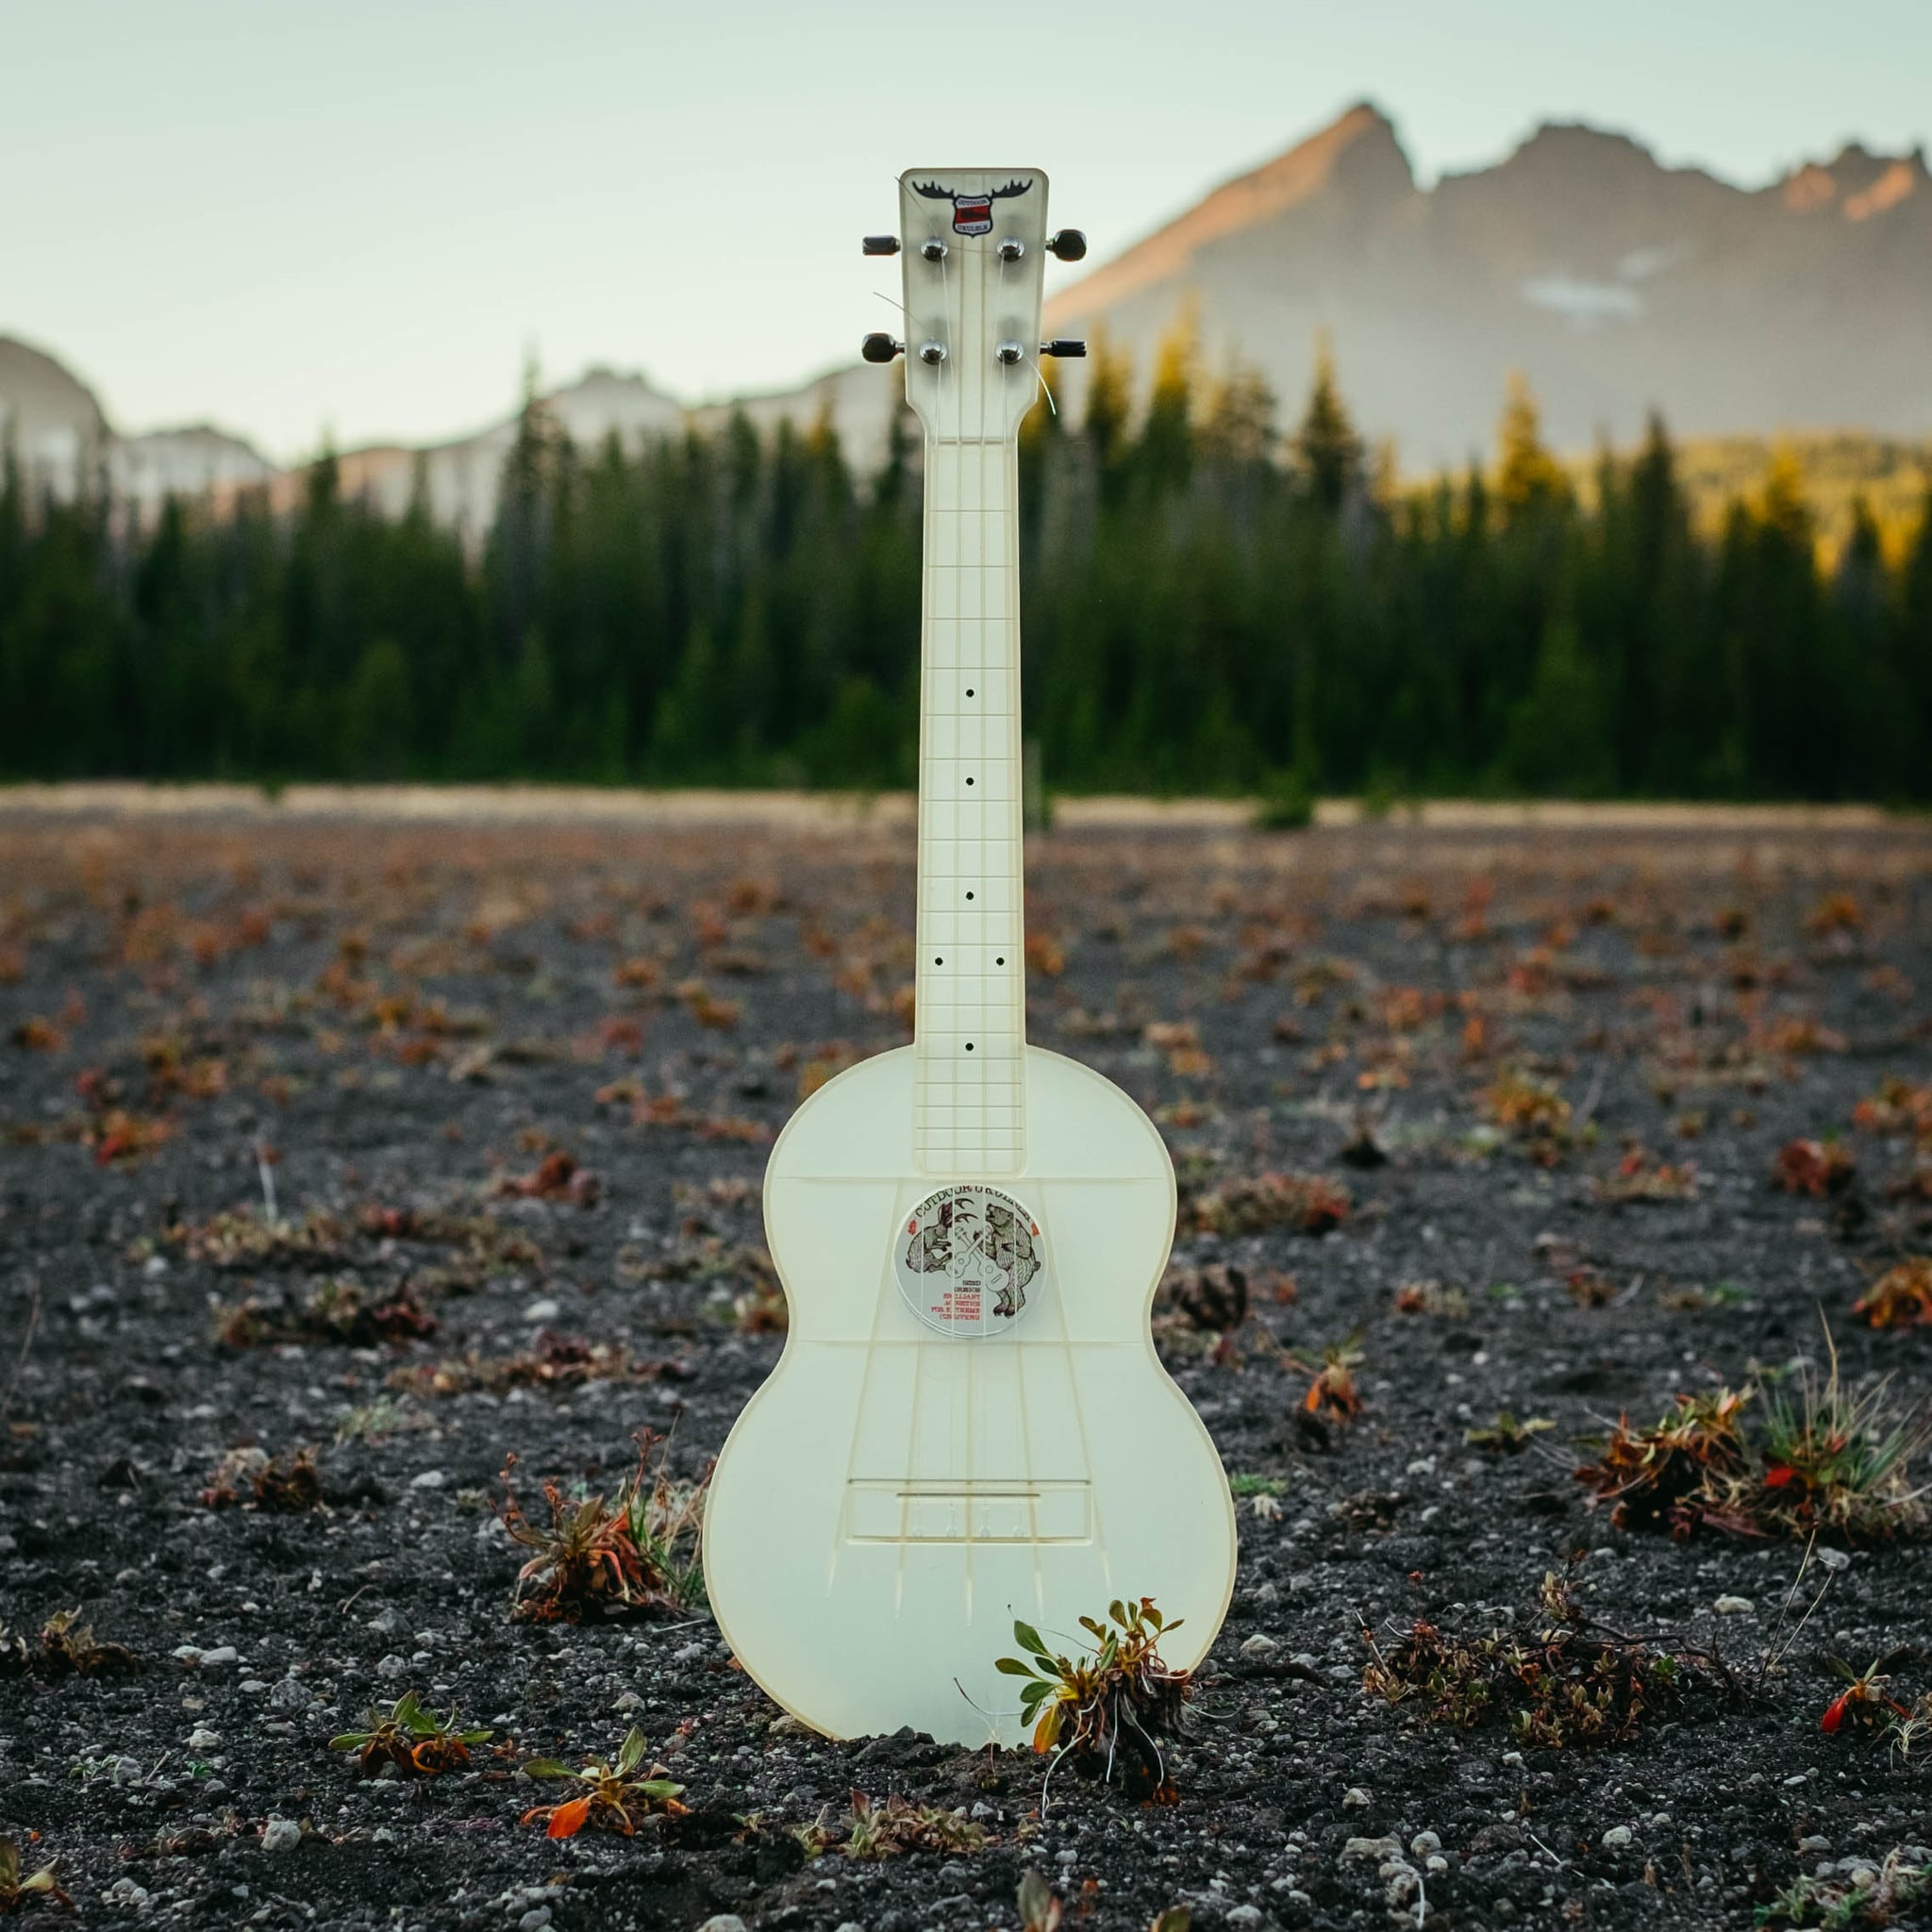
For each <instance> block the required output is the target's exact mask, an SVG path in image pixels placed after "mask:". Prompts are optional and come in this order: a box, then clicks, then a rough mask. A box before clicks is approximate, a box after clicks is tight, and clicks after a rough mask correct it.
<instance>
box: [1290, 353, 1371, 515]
mask: <svg viewBox="0 0 1932 1932" xmlns="http://www.w3.org/2000/svg"><path fill="white" fill-rule="evenodd" d="M1294 453H1295V462H1296V466H1297V469H1298V471H1299V473H1300V476H1301V480H1302V487H1303V488H1304V490H1306V491H1307V495H1308V497H1309V499H1310V501H1312V502H1313V503H1314V504H1315V505H1316V506H1317V507H1318V508H1321V509H1323V510H1324V511H1325V512H1326V513H1327V514H1328V515H1330V516H1335V515H1337V514H1339V512H1340V511H1341V508H1342V507H1343V506H1344V505H1345V504H1347V503H1348V502H1349V501H1350V500H1351V499H1352V498H1353V497H1354V496H1355V495H1356V494H1357V491H1359V490H1360V488H1361V481H1362V441H1361V438H1360V437H1359V436H1358V435H1357V433H1356V427H1355V424H1354V422H1353V420H1352V419H1351V418H1350V416H1349V413H1348V406H1347V405H1346V404H1345V403H1344V402H1343V401H1342V400H1341V389H1340V387H1339V386H1338V385H1337V382H1336V378H1335V356H1334V351H1333V349H1332V347H1331V346H1330V343H1329V341H1328V337H1327V335H1326V334H1325V333H1324V334H1323V335H1322V336H1320V337H1318V338H1317V340H1316V343H1315V374H1314V379H1313V380H1312V381H1311V382H1310V383H1309V385H1308V400H1307V404H1306V406H1305V407H1304V408H1303V410H1302V420H1301V426H1300V427H1299V428H1298V429H1297V430H1296V431H1295V435H1294Z"/></svg>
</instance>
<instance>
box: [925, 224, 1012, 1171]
mask: <svg viewBox="0 0 1932 1932" xmlns="http://www.w3.org/2000/svg"><path fill="white" fill-rule="evenodd" d="M977 265H978V264H977V262H976V261H975V260H974V258H972V257H968V258H967V260H966V261H965V262H962V263H961V267H962V269H964V270H966V272H967V273H969V274H970V273H971V270H972V268H973V267H976V266H977ZM1007 374H1008V372H1005V371H1001V372H998V374H995V375H992V376H991V380H990V381H987V387H989V388H991V387H992V386H993V385H994V384H996V383H998V382H999V381H1000V379H1001V377H1002V376H1005V375H1007ZM1027 379H1028V380H1031V379H1032V378H1031V376H1030V375H1028V377H1027ZM982 380H985V378H982ZM974 400H976V399H973V398H968V397H964V396H962V397H961V398H960V402H961V403H962V404H963V405H965V408H962V410H961V413H962V414H963V415H967V416H968V417H969V420H970V417H971V415H972V413H973V410H972V403H973V401H974ZM1016 491H1017V468H1016V460H1015V454H1014V444H1013V441H1012V439H1011V438H1010V437H1008V436H1004V435H1000V434H998V433H996V432H995V433H994V434H992V435H990V436H987V437H985V438H983V439H973V440H963V439H958V438H953V437H940V438H932V439H929V440H928V441H927V443H926V446H925V582H924V649H923V653H922V658H923V662H922V666H921V687H920V688H921V718H920V749H919V919H918V931H919V965H918V973H917V976H916V994H917V1002H918V1004H917V1009H916V1019H915V1026H916V1040H917V1048H918V1079H917V1082H916V1087H915V1095H914V1106H915V1108H916V1117H915V1121H914V1148H915V1152H916V1156H917V1159H918V1162H919V1166H920V1168H921V1171H922V1172H924V1173H928V1174H1016V1173H1018V1172H1019V1170H1020V1168H1021V1166H1022V1164H1023V1162H1024V1158H1025V1152H1026V1149H1025V1109H1024V1067H1025V1061H1024V1054H1025V1018H1026V1015H1025V964H1026V962H1025V943H1024V931H1023V926H1022V915H1023V911H1024V900H1023V886H1022V873H1021V866H1022V823H1021V795H1020V570H1019V562H1020V559H1019V520H1018V514H1017V495H1016Z"/></svg>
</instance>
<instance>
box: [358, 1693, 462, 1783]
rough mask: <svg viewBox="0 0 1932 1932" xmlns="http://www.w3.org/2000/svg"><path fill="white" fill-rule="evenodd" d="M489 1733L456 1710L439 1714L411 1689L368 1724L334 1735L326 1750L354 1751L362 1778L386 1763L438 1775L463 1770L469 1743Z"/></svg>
mask: <svg viewBox="0 0 1932 1932" xmlns="http://www.w3.org/2000/svg"><path fill="white" fill-rule="evenodd" d="M491 1735H492V1734H491V1732H489V1731H487V1730H475V1729H465V1728H464V1727H463V1726H462V1724H460V1723H459V1722H458V1718H457V1714H456V1712H455V1711H454V1710H452V1711H451V1712H450V1714H449V1715H448V1716H447V1717H442V1718H440V1717H438V1716H437V1714H436V1713H435V1712H434V1711H433V1710H425V1708H424V1707H423V1706H422V1705H421V1704H419V1703H418V1702H417V1700H416V1693H415V1692H414V1691H405V1692H404V1693H403V1694H402V1696H400V1697H398V1698H397V1699H396V1701H395V1702H394V1703H393V1704H392V1705H391V1706H390V1707H389V1709H388V1710H386V1711H383V1710H375V1709H372V1710H371V1711H370V1712H369V1714H368V1724H367V1726H366V1728H364V1729H362V1730H359V1731H343V1732H342V1733H341V1735H340V1736H337V1737H334V1738H331V1739H330V1740H328V1748H329V1749H330V1750H331V1751H353V1752H355V1753H356V1754H357V1760H358V1763H359V1764H360V1766H361V1768H362V1775H363V1776H364V1777H375V1776H376V1775H377V1774H379V1773H380V1772H381V1771H382V1770H383V1768H384V1767H385V1766H386V1765H393V1766H394V1767H395V1769H396V1772H397V1774H399V1775H400V1776H403V1777H435V1776H436V1775H437V1774H439V1773H441V1772H445V1771H459V1770H460V1769H461V1768H462V1767H463V1766H464V1765H466V1764H468V1763H469V1761H470V1746H471V1745H472V1744H481V1743H484V1742H486V1741H487V1740H489V1738H490V1737H491Z"/></svg>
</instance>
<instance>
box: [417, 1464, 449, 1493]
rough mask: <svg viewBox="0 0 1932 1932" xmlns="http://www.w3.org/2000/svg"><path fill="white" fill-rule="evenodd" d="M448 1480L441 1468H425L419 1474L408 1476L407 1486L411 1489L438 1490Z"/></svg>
mask: <svg viewBox="0 0 1932 1932" xmlns="http://www.w3.org/2000/svg"><path fill="white" fill-rule="evenodd" d="M448 1481H449V1478H448V1476H446V1475H444V1474H443V1473H442V1472H441V1470H440V1469H425V1471H424V1472H423V1474H421V1475H412V1476H411V1477H410V1478H409V1487H410V1488H411V1489H412V1490H440V1489H441V1488H442V1486H443V1484H445V1483H446V1482H448Z"/></svg>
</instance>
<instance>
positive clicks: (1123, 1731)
mask: <svg viewBox="0 0 1932 1932" xmlns="http://www.w3.org/2000/svg"><path fill="white" fill-rule="evenodd" d="M1180 1624H1181V1620H1180V1619H1179V1618H1175V1619H1174V1622H1173V1623H1172V1624H1170V1623H1168V1622H1167V1621H1166V1620H1165V1619H1164V1618H1163V1617H1162V1616H1161V1614H1160V1612H1159V1610H1158V1609H1157V1608H1156V1607H1155V1604H1154V1599H1153V1598H1152V1597H1146V1596H1143V1597H1142V1598H1141V1600H1140V1601H1139V1602H1138V1603H1132V1604H1129V1603H1124V1602H1123V1601H1121V1600H1120V1599H1118V1598H1117V1599H1116V1600H1115V1601H1114V1602H1113V1603H1111V1604H1109V1605H1108V1622H1107V1623H1102V1622H1100V1621H1099V1620H1098V1619H1097V1618H1093V1617H1082V1618H1081V1619H1080V1627H1081V1628H1082V1629H1083V1630H1085V1631H1086V1632H1087V1634H1088V1636H1089V1637H1090V1638H1091V1640H1092V1641H1091V1646H1090V1647H1089V1649H1088V1650H1087V1652H1086V1654H1085V1655H1083V1656H1081V1657H1067V1656H1065V1655H1063V1654H1060V1653H1058V1652H1055V1651H1052V1650H1049V1649H1048V1648H1047V1646H1046V1644H1045V1642H1044V1641H1043V1640H1042V1639H1041V1635H1040V1633H1039V1631H1037V1630H1036V1629H1034V1627H1033V1626H1032V1624H1025V1623H1021V1622H1017V1621H1016V1622H1015V1623H1014V1624H1013V1635H1014V1636H1015V1637H1016V1638H1017V1639H1018V1640H1019V1642H1020V1645H1021V1647H1022V1648H1023V1649H1024V1651H1025V1652H1026V1656H1025V1657H1001V1658H999V1659H998V1660H997V1663H996V1665H995V1668H996V1669H998V1670H1000V1671H1002V1672H1003V1673H1005V1674H1006V1675H1008V1676H1009V1677H1018V1678H1020V1679H1022V1683H1021V1687H1020V1709H1021V1714H1022V1715H1023V1716H1024V1718H1025V1720H1026V1722H1027V1723H1028V1724H1031V1725H1032V1726H1033V1748H1034V1750H1035V1751H1037V1752H1039V1753H1041V1755H1042V1756H1044V1755H1046V1754H1047V1753H1049V1752H1051V1753H1052V1754H1053V1756H1054V1762H1055V1764H1056V1765H1058V1763H1059V1761H1060V1759H1061V1758H1069V1759H1071V1760H1072V1762H1073V1766H1074V1771H1075V1772H1077V1773H1078V1774H1080V1775H1081V1776H1083V1777H1101V1778H1104V1779H1106V1780H1108V1782H1110V1783H1115V1784H1119V1785H1120V1786H1121V1787H1122V1788H1123V1789H1124V1790H1126V1791H1127V1793H1128V1794H1129V1795H1130V1796H1133V1797H1139V1798H1152V1799H1154V1800H1156V1801H1157V1802H1172V1801H1173V1799H1174V1795H1175V1793H1174V1784H1173V1781H1172V1780H1171V1779H1170V1778H1169V1776H1168V1774H1167V1764H1166V1759H1165V1758H1164V1757H1163V1756H1162V1754H1161V1750H1160V1740H1161V1739H1163V1738H1175V1737H1180V1736H1182V1735H1184V1734H1185V1730H1186V1724H1187V1716H1188V1706H1189V1704H1190V1703H1191V1700H1192V1698H1193V1695H1194V1683H1193V1676H1192V1674H1191V1672H1188V1671H1176V1670H1172V1669H1170V1668H1169V1667H1168V1665H1167V1664H1166V1663H1165V1662H1164V1661H1163V1660H1162V1658H1161V1656H1160V1640H1161V1638H1162V1637H1163V1636H1164V1635H1166V1633H1167V1632H1168V1631H1170V1630H1177V1629H1179V1628H1180Z"/></svg>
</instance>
